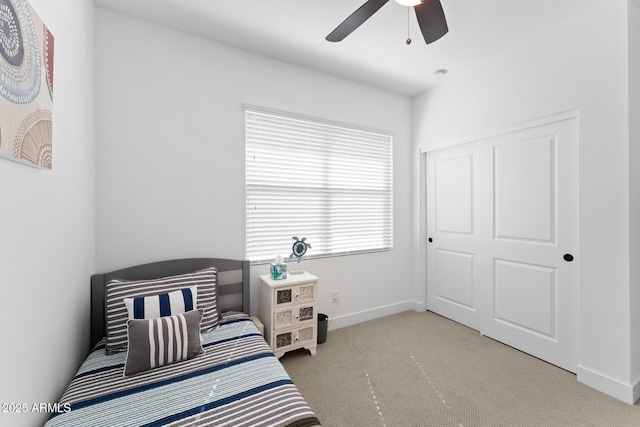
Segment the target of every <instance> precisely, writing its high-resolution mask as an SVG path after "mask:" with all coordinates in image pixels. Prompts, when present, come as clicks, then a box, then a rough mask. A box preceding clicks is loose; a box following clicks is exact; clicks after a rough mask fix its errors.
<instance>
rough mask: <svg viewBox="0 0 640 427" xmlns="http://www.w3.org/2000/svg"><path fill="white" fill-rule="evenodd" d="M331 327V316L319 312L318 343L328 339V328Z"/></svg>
mask: <svg viewBox="0 0 640 427" xmlns="http://www.w3.org/2000/svg"><path fill="white" fill-rule="evenodd" d="M328 327H329V316H327V315H326V314H322V313H318V344H322V343H323V342H325V341H326V340H327V328H328Z"/></svg>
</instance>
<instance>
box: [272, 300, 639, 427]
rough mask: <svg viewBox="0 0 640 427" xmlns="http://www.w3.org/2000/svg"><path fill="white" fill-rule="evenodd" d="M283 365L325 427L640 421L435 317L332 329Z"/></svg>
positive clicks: (557, 374) (622, 426) (559, 374)
mask: <svg viewBox="0 0 640 427" xmlns="http://www.w3.org/2000/svg"><path fill="white" fill-rule="evenodd" d="M280 361H281V362H282V364H283V365H284V367H285V368H286V370H287V371H288V372H289V375H290V376H291V378H292V379H293V381H294V382H295V383H296V385H297V386H298V388H299V389H300V391H301V393H302V394H303V395H304V397H305V398H306V399H307V401H308V402H309V404H310V405H311V407H312V408H313V409H314V411H315V412H316V414H317V415H318V417H319V419H320V421H321V422H322V423H323V425H324V426H325V427H359V426H362V427H374V426H387V427H401V426H414V427H435V426H438V427H449V426H451V427H480V426H483V427H484V426H487V427H502V426H504V427H517V426H529V427H542V426H552V427H561V426H575V427H588V426H593V427H638V426H640V406H637V405H636V406H633V405H628V404H625V403H622V402H620V401H618V400H615V399H613V398H611V397H609V396H607V395H605V394H603V393H600V392H598V391H595V390H593V389H591V388H589V387H587V386H585V385H583V384H580V383H579V382H578V381H577V380H576V376H575V375H574V374H572V373H570V372H567V371H564V370H562V369H560V368H557V367H555V366H553V365H550V364H548V363H546V362H543V361H541V360H539V359H536V358H534V357H531V356H529V355H527V354H524V353H522V352H520V351H518V350H515V349H513V348H511V347H508V346H505V345H503V344H501V343H499V342H496V341H493V340H491V339H489V338H486V337H482V336H481V335H480V334H479V333H478V332H477V331H474V330H472V329H469V328H467V327H465V326H462V325H460V324H458V323H455V322H452V321H450V320H448V319H445V318H443V317H440V316H438V315H436V314H433V313H429V312H427V313H416V312H413V311H408V312H405V313H400V314H397V315H393V316H389V317H385V318H382V319H378V320H374V321H371V322H366V323H362V324H359V325H355V326H350V327H347V328H341V329H337V330H334V331H329V333H328V338H327V341H326V342H325V343H324V344H321V345H319V346H318V354H317V355H316V356H311V355H310V354H309V352H308V351H306V350H298V351H295V352H290V353H287V354H286V355H285V356H283V357H282V358H281V359H280Z"/></svg>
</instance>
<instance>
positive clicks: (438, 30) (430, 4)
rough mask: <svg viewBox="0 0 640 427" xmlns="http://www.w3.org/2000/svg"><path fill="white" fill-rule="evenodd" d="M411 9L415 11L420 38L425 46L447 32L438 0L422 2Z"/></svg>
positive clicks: (445, 21)
mask: <svg viewBox="0 0 640 427" xmlns="http://www.w3.org/2000/svg"><path fill="white" fill-rule="evenodd" d="M413 8H414V9H415V11H416V17H417V18H418V25H420V31H422V36H423V37H424V41H425V42H426V43H427V44H429V43H433V42H434V41H436V40H438V39H439V38H440V37H442V36H444V35H445V34H447V32H449V27H448V26H447V20H446V18H445V17H444V10H442V4H440V0H424V2H423V3H420V4H419V5H417V6H414V7H413Z"/></svg>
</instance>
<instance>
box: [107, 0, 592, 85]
mask: <svg viewBox="0 0 640 427" xmlns="http://www.w3.org/2000/svg"><path fill="white" fill-rule="evenodd" d="M95 1H96V4H98V5H99V6H101V7H105V8H110V9H114V10H117V11H120V12H123V13H126V14H129V15H133V16H136V17H140V18H142V19H145V20H148V21H152V22H156V23H159V24H162V25H165V26H168V27H172V28H175V29H178V30H182V31H186V32H190V33H193V34H197V35H200V36H202V37H206V38H209V39H212V40H215V41H218V42H221V43H224V44H227V45H231V46H234V47H238V48H241V49H244V50H247V51H251V52H254V53H258V54H261V55H265V56H268V57H271V58H275V59H278V60H282V61H285V62H289V63H292V64H297V65H301V66H303V67H307V68H310V69H314V70H318V71H321V72H325V73H329V74H332V75H335V76H339V77H344V78H347V79H351V80H355V81H358V82H362V83H364V84H367V85H370V86H374V87H378V88H381V89H384V90H388V91H392V92H395V93H399V94H402V95H406V96H409V97H412V96H415V95H417V94H419V93H421V92H424V91H425V90H427V89H429V88H431V87H433V86H435V85H437V84H439V83H441V82H444V81H447V80H450V79H453V78H455V77H456V76H459V75H462V74H464V73H468V72H472V71H473V68H474V67H475V66H477V65H479V64H480V63H483V62H487V61H491V60H492V58H495V57H496V56H498V55H500V54H501V53H503V52H505V51H506V50H509V49H514V48H516V47H517V45H518V44H520V43H522V42H523V41H524V40H526V39H528V38H530V37H535V36H536V34H539V33H541V32H544V31H546V30H548V29H550V28H552V27H555V26H558V25H562V23H563V22H565V21H566V20H568V19H572V18H573V17H575V16H576V15H578V14H579V13H581V12H583V11H585V10H586V9H589V8H591V7H594V6H595V5H597V4H599V3H602V0H441V2H442V6H443V9H444V12H445V15H446V17H447V23H448V25H449V33H448V34H446V35H445V36H444V37H442V38H441V39H440V40H438V41H436V42H434V43H432V44H429V45H427V44H425V43H424V40H422V37H421V34H420V29H419V27H418V23H417V20H416V17H415V14H414V13H413V11H411V14H410V15H409V14H408V13H407V12H408V10H407V8H406V7H404V6H401V5H399V4H398V3H396V2H395V1H393V0H391V1H389V2H388V3H387V4H386V5H385V6H383V7H382V8H381V9H380V10H379V11H378V12H377V13H376V14H375V15H373V16H372V17H371V18H370V19H369V20H368V21H366V22H365V23H364V24H362V26H360V27H359V28H358V29H356V30H355V31H354V32H353V33H352V34H350V35H349V36H348V37H347V38H345V39H344V40H343V41H341V42H338V43H331V42H328V41H326V40H325V37H326V36H327V35H328V34H329V33H330V32H331V31H332V30H333V29H334V28H335V27H337V26H338V25H339V24H340V23H341V22H342V21H343V20H344V19H346V18H347V16H349V15H350V14H351V13H353V12H354V11H355V10H356V9H357V8H358V7H360V6H361V5H362V4H363V3H364V2H365V0H242V1H238V0H178V1H176V0H95ZM407 24H409V28H410V37H411V38H412V39H413V42H412V43H411V44H410V45H407V44H406V43H405V40H406V38H407ZM438 69H447V70H448V71H449V72H448V73H447V75H446V76H445V77H442V78H437V77H436V76H434V74H433V73H434V71H436V70H438Z"/></svg>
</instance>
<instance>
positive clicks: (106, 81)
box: [96, 8, 413, 327]
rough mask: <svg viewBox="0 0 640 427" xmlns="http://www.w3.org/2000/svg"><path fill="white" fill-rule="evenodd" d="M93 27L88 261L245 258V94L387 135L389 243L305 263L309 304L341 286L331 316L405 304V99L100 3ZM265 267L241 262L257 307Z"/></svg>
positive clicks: (348, 319)
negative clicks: (311, 280)
mask: <svg viewBox="0 0 640 427" xmlns="http://www.w3.org/2000/svg"><path fill="white" fill-rule="evenodd" d="M96 25H97V33H96V38H97V49H96V51H97V86H96V91H97V177H98V178H97V208H98V214H97V267H98V270H103V271H104V270H111V269H114V268H119V267H125V266H128V265H133V264H138V263H143V262H151V261H157V260H161V259H169V258H181V257H197V256H211V257H229V258H244V256H245V225H244V224H245V219H244V218H245V212H244V209H245V200H244V162H245V159H244V154H245V147H244V144H245V142H244V111H243V104H248V105H254V106H259V107H264V108H270V109H275V110H280V111H285V112H291V113H296V114H300V115H305V116H311V117H319V118H321V119H326V120H333V121H338V122H343V123H351V124H354V125H359V126H364V127H367V128H373V129H379V130H382V131H385V132H390V133H391V134H392V135H393V136H394V162H395V165H394V245H395V247H394V250H393V251H391V252H385V253H378V254H373V255H356V256H350V257H343V258H327V259H320V260H308V261H303V268H305V269H307V270H308V271H310V272H312V273H314V274H316V275H318V276H319V277H320V278H321V282H320V292H319V309H320V311H322V312H327V314H332V313H333V308H334V307H333V306H332V305H331V301H330V297H329V295H330V292H331V291H332V290H339V291H340V296H341V302H340V305H339V307H338V308H337V312H336V318H335V321H334V323H332V327H336V326H341V325H345V324H349V323H353V322H357V321H360V320H365V319H368V318H372V317H376V316H380V315H382V314H387V313H391V312H396V311H401V310H405V309H407V308H411V307H413V303H412V299H413V292H412V289H411V282H412V269H411V261H410V259H411V258H410V242H411V239H412V237H411V235H412V226H411V215H412V213H411V204H412V202H411V186H412V180H411V175H410V173H411V172H410V164H411V158H412V153H411V139H410V131H411V123H410V120H411V102H410V100H409V99H408V98H406V97H403V96H399V95H395V94H391V93H388V92H383V91H380V90H376V89H372V88H369V87H367V86H363V85H361V84H357V83H353V82H350V81H346V80H342V79H338V78H335V77H332V76H328V75H326V74H321V73H317V72H314V71H311V70H308V69H305V68H301V67H297V66H293V65H290V64H286V63H282V62H278V61H274V60H271V59H267V58H265V57H261V56H258V55H254V54H251V53H247V52H244V51H240V50H237V49H233V48H231V47H228V46H225V45H221V44H218V43H214V42H211V41H208V40H205V39H203V38H199V37H196V36H192V35H189V34H186V33H183V32H178V31H175V30H172V29H169V28H167V27H163V26H159V25H156V24H151V23H149V22H145V21H142V20H139V19H136V18H131V17H128V16H125V15H122V14H119V13H115V12H112V11H109V10H107V9H101V8H98V11H97V21H96ZM275 255H276V254H274V256H275ZM285 255H286V254H285ZM267 268H268V266H265V265H262V266H257V267H254V268H252V281H253V290H252V297H253V301H254V303H253V304H252V310H253V311H254V312H255V311H257V310H258V304H257V300H256V299H257V297H258V286H257V277H258V274H261V273H265V272H267ZM372 290H375V291H374V292H372Z"/></svg>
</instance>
